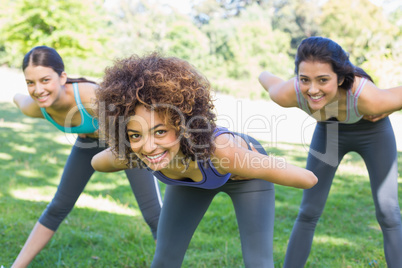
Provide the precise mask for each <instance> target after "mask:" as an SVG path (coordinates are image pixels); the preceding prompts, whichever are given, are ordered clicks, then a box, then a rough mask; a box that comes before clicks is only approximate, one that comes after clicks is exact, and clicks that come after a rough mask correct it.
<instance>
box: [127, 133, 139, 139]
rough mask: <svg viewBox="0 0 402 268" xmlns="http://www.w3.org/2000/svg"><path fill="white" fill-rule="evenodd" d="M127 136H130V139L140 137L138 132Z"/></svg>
mask: <svg viewBox="0 0 402 268" xmlns="http://www.w3.org/2000/svg"><path fill="white" fill-rule="evenodd" d="M129 137H130V139H132V140H136V139H139V138H140V134H132V135H130V136H129Z"/></svg>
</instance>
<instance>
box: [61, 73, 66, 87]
mask: <svg viewBox="0 0 402 268" xmlns="http://www.w3.org/2000/svg"><path fill="white" fill-rule="evenodd" d="M66 83H67V73H66V72H62V73H61V75H60V84H61V85H62V86H64V85H65V84H66Z"/></svg>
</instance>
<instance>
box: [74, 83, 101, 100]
mask: <svg viewBox="0 0 402 268" xmlns="http://www.w3.org/2000/svg"><path fill="white" fill-rule="evenodd" d="M98 88H99V86H98V85H97V84H93V83H78V90H79V92H80V97H81V102H82V103H92V102H93V101H94V100H95V92H96V90H97V89H98Z"/></svg>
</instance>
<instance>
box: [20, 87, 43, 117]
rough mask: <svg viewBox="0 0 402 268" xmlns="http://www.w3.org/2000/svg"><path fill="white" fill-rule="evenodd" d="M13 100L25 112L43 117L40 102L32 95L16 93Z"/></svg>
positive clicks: (28, 114)
mask: <svg viewBox="0 0 402 268" xmlns="http://www.w3.org/2000/svg"><path fill="white" fill-rule="evenodd" d="M13 101H14V103H15V105H17V107H18V108H19V109H20V110H21V112H22V113H23V114H25V115H27V116H30V117H41V118H43V115H42V112H41V111H40V108H39V106H38V104H36V102H35V101H34V100H33V99H32V98H31V97H30V96H28V95H24V94H20V93H18V94H15V95H14V98H13Z"/></svg>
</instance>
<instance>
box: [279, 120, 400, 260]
mask: <svg viewBox="0 0 402 268" xmlns="http://www.w3.org/2000/svg"><path fill="white" fill-rule="evenodd" d="M351 151H354V152H357V153H358V154H360V155H361V156H362V158H363V160H364V162H365V164H366V166H367V170H368V173H369V176H370V184H371V191H372V196H373V200H374V205H375V210H376V217H377V221H378V223H379V224H380V226H381V230H382V233H383V237H384V251H385V258H386V261H387V265H388V267H390V268H400V267H402V254H401V249H402V227H401V214H400V209H399V203H398V168H397V160H398V159H397V151H396V143H395V136H394V132H393V130H392V126H391V123H390V121H389V119H388V117H387V118H384V119H382V120H380V121H378V122H376V123H372V122H369V121H366V120H360V121H359V122H357V123H355V124H350V125H348V124H337V123H335V122H334V123H318V124H317V126H316V129H315V132H314V135H313V138H312V143H311V146H310V152H309V155H308V158H307V169H308V170H311V171H312V172H314V174H315V175H316V176H317V177H318V183H317V185H315V186H314V187H313V188H311V189H308V190H304V192H303V199H302V203H301V206H300V211H299V215H298V216H297V219H296V223H295V225H294V227H293V231H292V234H291V236H290V241H289V245H288V249H287V252H286V257H285V263H284V267H285V268H295V267H304V265H305V263H306V261H307V258H308V255H309V254H310V249H311V245H312V242H313V236H314V231H315V227H316V224H317V221H318V219H319V218H320V216H321V214H322V212H323V210H324V206H325V202H326V200H327V197H328V194H329V190H330V188H331V184H332V180H333V178H334V175H335V172H336V170H337V168H338V165H339V163H340V161H341V160H342V158H343V156H344V155H345V154H346V153H348V152H351ZM351 217H353V216H352V215H351Z"/></svg>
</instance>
